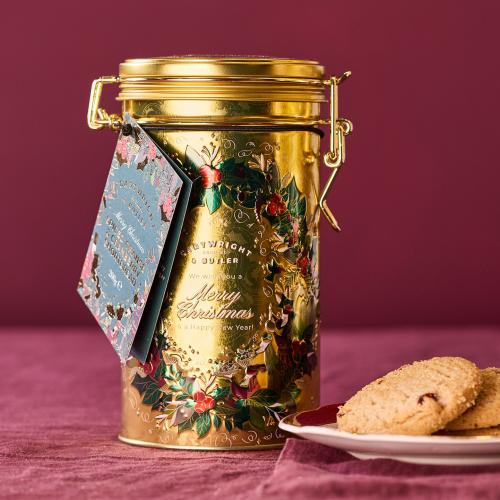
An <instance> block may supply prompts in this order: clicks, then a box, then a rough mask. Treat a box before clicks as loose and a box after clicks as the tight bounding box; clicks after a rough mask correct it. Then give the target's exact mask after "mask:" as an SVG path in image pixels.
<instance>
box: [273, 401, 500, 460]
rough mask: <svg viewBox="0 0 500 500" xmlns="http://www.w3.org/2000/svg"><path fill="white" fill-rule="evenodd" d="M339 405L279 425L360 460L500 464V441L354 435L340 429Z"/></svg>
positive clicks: (285, 419)
mask: <svg viewBox="0 0 500 500" xmlns="http://www.w3.org/2000/svg"><path fill="white" fill-rule="evenodd" d="M337 407H338V405H329V406H322V407H320V408H318V409H317V410H312V411H307V412H300V413H296V414H294V415H289V416H288V417H285V418H284V419H283V420H282V421H281V422H280V424H279V426H280V428H281V429H283V430H284V431H287V432H290V433H292V434H295V435H297V436H300V437H302V438H305V439H310V440H311V441H315V442H317V443H321V444H324V445H326V446H331V447H334V448H339V449H341V450H344V451H346V452H348V453H350V454H351V455H353V456H354V457H356V458H360V459H362V460H366V459H369V458H390V459H393V460H399V461H401V462H409V463H414V464H436V465H487V464H500V437H499V436H475V437H450V436H401V435H394V434H351V433H350V432H343V431H339V430H338V429H337V424H336V423H335V419H336V413H337Z"/></svg>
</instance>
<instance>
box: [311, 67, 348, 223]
mask: <svg viewBox="0 0 500 500" xmlns="http://www.w3.org/2000/svg"><path fill="white" fill-rule="evenodd" d="M350 76H351V72H350V71H346V72H345V73H343V74H342V75H340V76H332V77H331V78H330V80H326V81H325V84H326V85H329V86H330V120H329V124H330V151H328V152H327V153H325V155H324V157H323V159H324V162H325V165H326V166H327V167H330V168H331V169H333V171H332V173H331V175H330V178H329V179H328V182H327V183H326V186H325V188H324V189H323V193H322V194H321V197H320V199H319V206H320V208H321V211H322V212H323V214H324V215H325V217H326V218H327V220H328V222H329V223H330V224H331V226H332V227H333V229H335V231H340V226H339V225H338V223H337V220H336V219H335V217H334V215H333V213H332V211H331V210H330V208H329V207H328V204H327V202H326V197H327V196H328V193H329V191H330V189H331V187H332V185H333V182H334V180H335V177H336V176H337V174H338V172H339V168H340V167H341V166H342V164H343V163H344V161H345V156H346V154H345V137H346V135H349V134H350V133H351V132H352V130H353V125H352V122H351V121H349V120H347V119H345V118H339V117H338V109H339V106H338V104H339V96H338V86H339V85H340V84H341V83H342V82H343V81H344V80H347V78H349V77H350Z"/></svg>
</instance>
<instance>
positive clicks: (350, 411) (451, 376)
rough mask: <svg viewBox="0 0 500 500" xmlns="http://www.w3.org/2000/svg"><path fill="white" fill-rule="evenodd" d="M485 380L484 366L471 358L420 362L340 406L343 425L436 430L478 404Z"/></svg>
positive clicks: (384, 430) (368, 430) (359, 430)
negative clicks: (483, 377) (477, 400)
mask: <svg viewBox="0 0 500 500" xmlns="http://www.w3.org/2000/svg"><path fill="white" fill-rule="evenodd" d="M481 385H482V376H481V371H480V370H479V368H478V367H477V366H476V365H475V364H474V363H472V362H471V361H468V360H467V359H464V358H460V357H436V358H432V359H428V360H424V361H416V362H415V363H412V364H411V365H404V366H402V367H401V368H398V369H397V370H394V371H392V372H389V373H387V374H386V375H384V376H383V377H381V378H379V379H377V380H375V381H373V382H371V383H370V384H368V385H367V386H365V387H363V389H361V390H360V391H359V392H358V393H356V394H355V395H354V396H353V397H352V398H351V399H349V401H347V402H346V403H345V404H344V405H342V406H341V407H340V408H339V411H338V414H337V426H338V429H339V430H341V431H346V432H351V433H356V434H404V435H414V436H418V435H429V434H433V433H434V432H437V431H439V430H440V429H443V428H444V427H445V426H446V425H447V424H448V423H449V422H451V421H452V420H455V419H456V418H457V417H458V416H459V415H461V414H462V413H464V412H465V411H466V410H467V409H468V408H470V407H471V406H472V405H474V403H475V401H476V398H477V396H478V394H479V392H480V390H481Z"/></svg>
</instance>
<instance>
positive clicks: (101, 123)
mask: <svg viewBox="0 0 500 500" xmlns="http://www.w3.org/2000/svg"><path fill="white" fill-rule="evenodd" d="M119 81H120V79H119V78H118V77H117V76H101V77H100V78H98V79H97V80H94V81H93V82H92V87H91V88H90V100H89V109H88V111H87V125H88V126H89V127H90V128H91V129H93V130H99V129H102V128H104V127H110V128H112V129H113V130H119V129H120V127H121V126H122V123H123V120H122V118H121V116H120V115H117V114H112V115H109V114H108V112H107V111H106V110H105V109H103V108H100V107H99V102H100V100H101V94H102V87H103V86H104V85H105V84H106V83H118V82H119Z"/></svg>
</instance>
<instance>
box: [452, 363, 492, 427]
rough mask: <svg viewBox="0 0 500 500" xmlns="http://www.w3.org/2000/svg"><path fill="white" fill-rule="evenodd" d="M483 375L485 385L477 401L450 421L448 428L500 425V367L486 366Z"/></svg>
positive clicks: (482, 371)
mask: <svg viewBox="0 0 500 500" xmlns="http://www.w3.org/2000/svg"><path fill="white" fill-rule="evenodd" d="M481 375H482V376H483V385H482V387H481V391H480V392H479V395H478V396H477V399H476V403H475V404H474V406H473V407H472V408H469V409H468V410H467V411H466V412H465V413H463V414H462V415H460V416H459V417H458V418H456V419H455V420H453V421H452V422H450V423H449V424H448V425H447V426H446V430H450V431H463V430H469V429H480V428H482V427H495V426H497V425H500V369H499V368H485V369H484V370H481Z"/></svg>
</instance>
